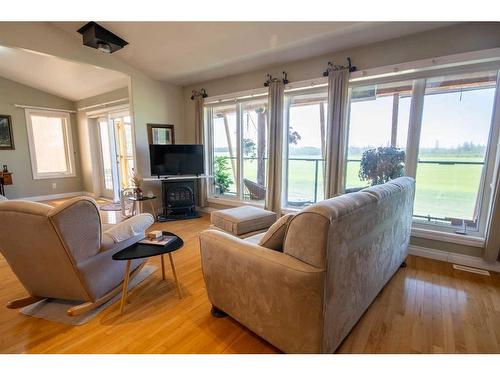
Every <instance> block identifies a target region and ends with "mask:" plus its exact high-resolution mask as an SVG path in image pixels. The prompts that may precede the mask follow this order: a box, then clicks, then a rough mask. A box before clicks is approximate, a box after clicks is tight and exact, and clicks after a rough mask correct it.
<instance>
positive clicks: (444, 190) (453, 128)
mask: <svg viewBox="0 0 500 375" xmlns="http://www.w3.org/2000/svg"><path fill="white" fill-rule="evenodd" d="M495 87H496V72H486V73H474V74H465V75H453V76H446V77H435V78H428V79H427V80H426V85H425V97H424V106H423V113H422V125H421V131H420V142H419V154H418V164H417V174H416V194H415V206H414V215H415V217H416V218H417V219H419V220H423V221H425V222H429V223H444V224H451V225H454V226H463V227H464V228H465V226H466V227H467V228H466V229H472V230H475V229H477V227H478V224H479V223H478V221H479V216H480V211H481V206H482V199H481V191H482V187H483V185H484V183H485V177H486V176H485V168H484V166H485V163H486V150H487V148H488V137H489V133H490V126H491V119H492V112H493V105H494V103H493V101H494V97H495Z"/></svg>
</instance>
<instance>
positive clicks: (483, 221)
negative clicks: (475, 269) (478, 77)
mask: <svg viewBox="0 0 500 375" xmlns="http://www.w3.org/2000/svg"><path fill="white" fill-rule="evenodd" d="M499 138H500V71H498V72H497V82H496V88H495V101H494V103H493V113H492V117H491V127H490V134H489V139H488V148H487V151H486V156H485V166H484V172H483V173H484V175H483V178H484V180H483V181H484V183H483V184H482V185H483V186H482V191H480V193H479V196H478V199H481V207H480V213H479V215H480V216H479V232H480V233H481V234H484V233H485V232H486V227H487V225H489V222H488V219H489V217H490V216H491V215H490V211H491V200H492V196H493V194H494V191H493V183H492V182H493V181H495V178H496V174H497V173H500V172H499V171H498V165H499V164H500V153H499V147H500V145H499V140H500V139H499Z"/></svg>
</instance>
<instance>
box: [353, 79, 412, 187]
mask: <svg viewBox="0 0 500 375" xmlns="http://www.w3.org/2000/svg"><path fill="white" fill-rule="evenodd" d="M411 94H412V82H411V81H405V82H395V83H389V84H381V85H370V86H361V87H355V88H353V89H352V90H351V95H350V96H351V104H350V112H349V126H348V129H349V131H348V133H349V134H348V147H347V169H346V190H347V191H348V192H349V191H355V190H359V189H360V188H364V187H366V186H367V185H368V183H367V181H366V180H363V179H362V178H361V177H360V173H359V172H360V162H361V157H362V155H363V152H365V151H367V150H369V149H373V148H377V147H390V146H392V147H396V148H398V149H400V150H402V151H405V150H406V139H407V136H408V123H409V118H410V103H411Z"/></svg>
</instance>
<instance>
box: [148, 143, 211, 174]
mask: <svg viewBox="0 0 500 375" xmlns="http://www.w3.org/2000/svg"><path fill="white" fill-rule="evenodd" d="M149 159H150V163H151V174H152V175H156V176H166V175H200V174H203V173H205V168H204V162H203V145H149Z"/></svg>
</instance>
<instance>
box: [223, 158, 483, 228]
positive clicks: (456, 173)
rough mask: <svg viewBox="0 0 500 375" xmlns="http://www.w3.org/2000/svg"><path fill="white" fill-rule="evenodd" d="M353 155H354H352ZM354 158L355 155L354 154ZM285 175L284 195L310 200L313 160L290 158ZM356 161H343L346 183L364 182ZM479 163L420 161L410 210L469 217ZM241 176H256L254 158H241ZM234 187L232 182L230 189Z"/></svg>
mask: <svg viewBox="0 0 500 375" xmlns="http://www.w3.org/2000/svg"><path fill="white" fill-rule="evenodd" d="M353 158H355V157H353ZM356 159H357V158H356ZM451 159H452V160H455V161H469V162H470V161H474V162H481V161H482V159H481V158H473V157H460V158H458V157H457V158H450V157H443V158H442V160H451ZM421 160H433V161H437V160H440V158H438V157H432V158H425V157H424V158H421ZM322 169H323V163H322V162H321V161H320V162H318V181H317V200H318V201H319V200H322V199H323V172H322ZM288 171H289V179H288V199H289V200H294V199H307V200H311V201H314V181H315V161H313V160H311V161H303V160H290V161H289V166H288ZM358 172H359V162H349V163H348V165H347V175H346V181H347V184H346V185H347V187H348V188H351V187H362V186H367V183H366V182H364V181H360V179H359V177H358ZM481 173H482V165H461V164H454V165H443V164H422V163H420V164H419V165H418V169H417V179H416V180H417V191H416V196H415V208H414V213H415V214H416V215H422V216H427V215H430V216H433V217H439V218H445V217H453V218H460V219H467V220H471V219H473V216H474V212H475V204H476V198H477V194H478V190H479V181H480V178H481ZM243 176H244V177H245V178H248V179H249V180H252V181H256V180H257V162H256V161H255V160H245V161H244V165H243ZM230 190H231V191H232V192H235V191H236V187H235V185H234V184H233V185H232V186H231V189H230Z"/></svg>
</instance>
